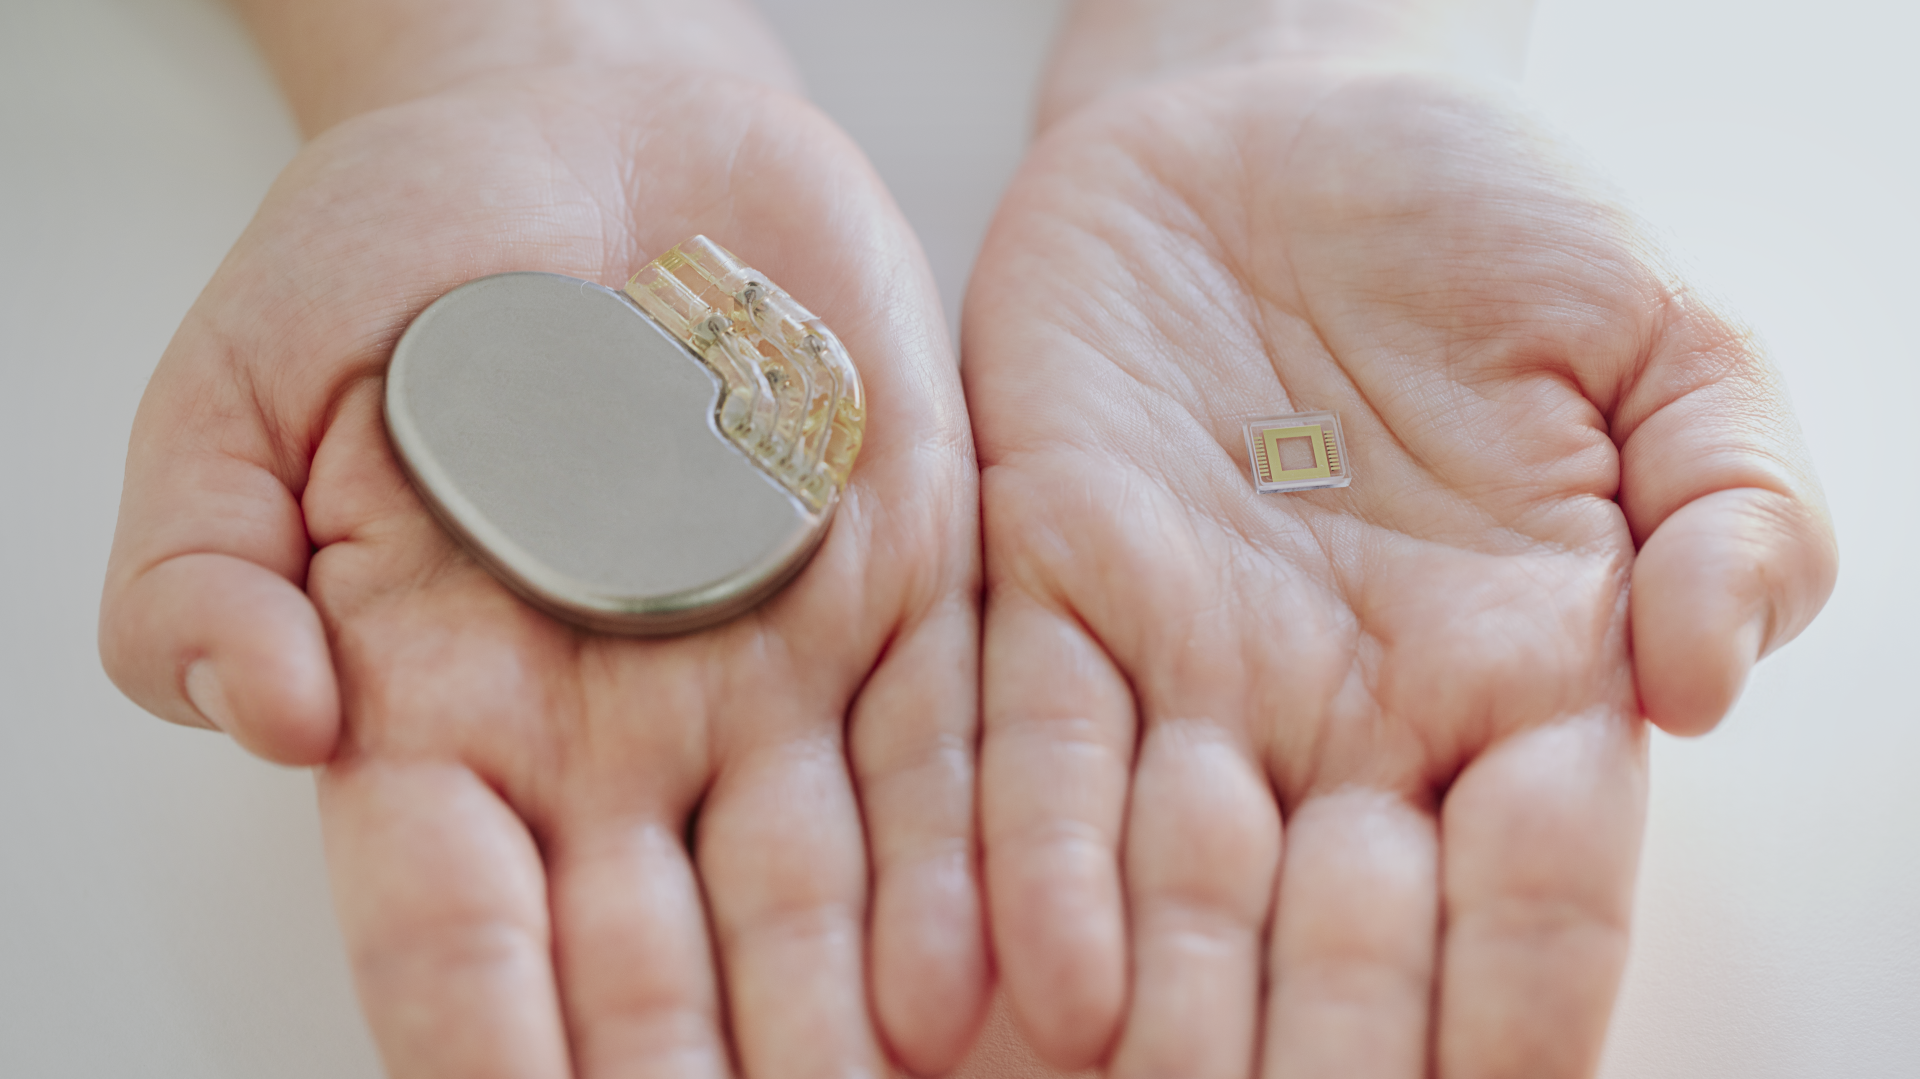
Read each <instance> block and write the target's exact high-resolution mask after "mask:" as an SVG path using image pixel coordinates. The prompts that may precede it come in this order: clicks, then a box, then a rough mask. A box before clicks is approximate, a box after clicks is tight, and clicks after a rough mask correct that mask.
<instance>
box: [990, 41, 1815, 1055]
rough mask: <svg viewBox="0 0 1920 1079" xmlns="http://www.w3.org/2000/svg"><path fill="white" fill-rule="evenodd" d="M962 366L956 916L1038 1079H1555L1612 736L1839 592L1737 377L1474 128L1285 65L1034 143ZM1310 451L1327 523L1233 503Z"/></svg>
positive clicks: (1625, 243) (1597, 938)
mask: <svg viewBox="0 0 1920 1079" xmlns="http://www.w3.org/2000/svg"><path fill="white" fill-rule="evenodd" d="M963 341H964V342H965V375H966V382H967V389H968V399H969V402H970V405H971V407H972V409H973V413H974V424H975V436H976V439H977V444H978V447H979V453H980V457H981V465H982V479H981V483H982V497H983V512H984V527H985V535H986V552H987V553H986V576H987V596H988V600H987V608H986V611H987V613H986V645H985V650H984V653H983V655H984V686H985V689H984V710H985V743H984V747H983V751H982V763H981V768H982V794H981V798H982V808H981V812H982V831H983V840H984V843H985V847H986V859H987V861H986V865H987V871H986V875H987V883H988V890H989V896H990V908H991V913H992V920H993V924H994V927H995V931H994V936H995V944H996V951H997V954H998V958H999V963H1000V966H1001V970H1002V976H1003V978H1004V979H1005V986H1006V991H1007V993H1008V996H1009V998H1010V1001H1011V1004H1012V1007H1013V1010H1014V1013H1015V1015H1016V1018H1017V1020H1018V1022H1019V1023H1020V1025H1021V1026H1022V1027H1023V1028H1024V1030H1025V1032H1026V1033H1027V1035H1028V1037H1029V1038H1030V1039H1031V1040H1032V1041H1033V1042H1034V1043H1035V1045H1036V1047H1037V1048H1038V1049H1039V1050H1040V1051H1041V1053H1042V1055H1043V1056H1045V1057H1046V1058H1048V1059H1049V1060H1050V1061H1051V1062H1053V1063H1054V1064H1056V1065H1058V1066H1062V1067H1078V1066H1084V1065H1087V1064H1090V1063H1093V1062H1097V1061H1102V1060H1104V1061H1106V1062H1107V1063H1108V1066H1109V1068H1110V1071H1111V1072H1112V1073H1113V1074H1115V1075H1119V1076H1161V1075H1170V1074H1180V1075H1186V1076H1194V1077H1211V1076H1219V1077H1222V1079H1226V1077H1238V1076H1243V1075H1246V1074H1249V1073H1255V1072H1257V1073H1258V1074H1261V1075H1264V1076H1269V1077H1283V1076H1284V1077H1296V1076H1343V1077H1363V1076H1365V1077H1372V1076H1381V1077H1385V1076H1395V1077H1405V1079H1415V1077H1419V1076H1425V1075H1428V1074H1437V1075H1439V1076H1442V1077H1466V1076H1473V1077H1494V1076H1516V1077H1517V1076H1525V1077H1531V1079H1548V1077H1557V1076H1576V1075H1585V1074H1588V1073H1589V1072H1590V1071H1591V1070H1592V1068H1593V1067H1594V1065H1595V1060H1596V1057H1597V1054H1598V1052H1599V1048H1600V1045H1601V1040H1602V1037H1603V1034H1604V1031H1605V1026H1606V1020H1607V1016H1608V1012H1609V1009H1610V1006H1611V1003H1612V999H1613V995H1614V992H1615V989H1616V986H1617V983H1618V979H1619V976H1620V971H1621V965H1622V961H1623V958H1624V956H1625V942H1626V931H1627V921H1628V914H1629V908H1630V901H1631V891H1632V880H1633V876H1634V867H1635V862H1636V858H1637V851H1638V844H1639V837H1640V833H1641V828H1642V819H1643V813H1644V804H1645V791H1646V767H1645V733H1644V724H1643V722H1642V717H1643V716H1646V717H1650V718H1651V719H1653V720H1654V721H1655V722H1656V723H1659V724H1661V725H1663V726H1666V727H1668V728H1670V729H1673V730H1676V731H1697V730H1702V729H1705V728H1706V727H1708V726H1711V725H1712V723H1714V722H1715V721H1717V719H1718V718H1719V717H1720V715H1721V714H1722V713H1723V712H1724V711H1725V710H1726V709H1727V707H1728V706H1729V705H1730V704H1731V702H1732V700H1733V698H1734V697H1735V695H1736V694H1737V693H1738V690H1739V686H1740V684H1741V682H1742V680H1743V678H1744V676H1745V673H1746V671H1747V669H1748V667H1749V666H1750V665H1751V664H1752V663H1753V662H1754V660H1755V659H1756V658H1757V656H1759V655H1760V654H1762V653H1764V652H1765V651H1767V650H1768V649H1771V648H1773V647H1775V646H1777V645H1779V644H1780V643H1782V642H1784V641H1785V640H1787V639H1789V638H1790V637H1792V636H1793V635H1794V634H1795V633H1796V632H1798V630H1799V629H1800V628H1801V627H1802V626H1803V625H1804V624H1805V623H1806V622H1807V621H1808V620H1809V619H1810V618H1811V617H1812V616H1813V615H1814V613H1815V612H1816V611H1817V610H1818V608H1819V607H1820V605H1821V603H1822V602H1823V601H1824V599H1825V596H1826V594H1827V591H1828V590H1829V589H1830V587H1831V584H1832V579H1833V573H1834V551H1833V541H1832V536H1831V533H1830V528H1829V525H1828V523H1827V519H1826V517H1825V513H1824V510H1823V508H1822V504H1821V499H1820V495H1819V492H1818V489H1817V486H1816V484H1815V481H1814V480H1813V478H1812V475H1811V472H1810V469H1809V467H1808V464H1807V461H1806V458H1805V455H1804V452H1803V450H1802V447H1801V445H1800V440H1799V436H1798V432H1797V429H1796V427H1795V424H1794V421H1793V420H1792V418H1791V416H1790V415H1789V413H1788V409H1787V406H1786V403H1785V401H1784V399H1783V396H1782V393H1781V388H1780V385H1779V382H1778V380H1777V378H1776V376H1775V375H1774V374H1773V373H1772V372H1771V370H1770V369H1769V368H1768V366H1767V365H1766V363H1765V362H1764V361H1763V360H1762V359H1761V358H1760V357H1759V356H1758V354H1757V353H1756V352H1755V350H1754V348H1753V346H1752V345H1751V343H1750V342H1749V341H1747V340H1746V339H1745V338H1744V337H1743V336H1742V334H1741V333H1740V332H1739V331H1738V330H1737V329H1736V328H1734V327H1733V326H1731V325H1730V324H1729V323H1728V322H1727V321H1725V320H1724V319H1723V318H1722V317H1720V316H1718V315H1716V314H1715V313H1714V311H1713V310H1711V309H1710V308H1709V307H1708V306H1707V305H1706V304H1704V303H1703V302H1702V301H1701V300H1700V298H1699V297H1698V296H1697V295H1695V294H1694V293H1692V292H1690V291H1688V290H1687V288H1686V287H1684V286H1683V285H1682V284H1680V283H1679V282H1678V281H1677V280H1676V279H1675V278H1674V277H1673V276H1672V275H1671V274H1669V273H1668V272H1667V271H1666V270H1665V269H1664V268H1663V266H1662V264H1661V262H1660V261H1659V258H1658V256H1657V254H1656V253H1655V252H1654V251H1653V249H1652V248H1651V247H1650V246H1649V245H1648V244H1647V242H1646V240H1645V238H1644V235H1643V233H1642V231H1641V229H1640V227H1639V226H1638V225H1637V224H1636V222H1635V221H1634V220H1633V219H1632V218H1631V217H1630V216H1628V215H1627V214H1625V213H1623V212H1622V211H1621V210H1620V209H1619V208H1618V207H1617V206H1616V204H1615V203H1614V202H1613V201H1612V200H1611V199H1610V197H1609V196H1608V195H1607V194H1606V193H1605V192H1603V191H1601V190H1599V189H1598V188H1597V187H1595V186H1594V185H1593V184H1591V183H1590V182H1589V181H1588V180H1587V179H1586V178H1585V176H1584V174H1583V172H1582V171H1581V170H1580V169H1579V168H1578V167H1576V166H1575V165H1573V164H1571V163H1570V162H1569V161H1568V160H1567V159H1566V158H1565V157H1564V156H1563V155H1562V153H1561V151H1560V150H1558V149H1557V148H1556V147H1555V145H1554V143H1553V142H1552V140H1551V139H1549V138H1548V137H1546V136H1545V135H1544V134H1542V133H1541V131H1540V130H1539V129H1538V128H1537V127H1536V125H1534V123H1533V122H1532V121H1530V120H1529V119H1528V117H1527V116H1526V114H1525V113H1524V112H1523V110H1521V109H1520V108H1519V107H1518V106H1517V105H1516V104H1515V103H1514V102H1513V101H1512V100H1511V98H1510V97H1509V95H1508V94H1506V93H1505V92H1503V91H1500V90H1497V89H1492V88H1485V87H1479V86H1475V85H1471V84H1468V83H1465V82H1461V81H1454V80H1450V79H1445V78H1441V77H1439V76H1433V75H1411V74H1406V73H1402V72H1393V71H1387V70H1384V69H1372V70H1369V69H1364V68H1349V69H1342V68H1339V67H1336V66H1333V65H1331V64H1319V65H1309V64H1305V63H1298V64H1292V65H1288V64H1282V63H1269V64H1265V65H1252V66H1246V67H1242V68H1238V69H1233V70H1228V71H1221V72H1214V73H1209V74H1201V75H1193V76H1189V77H1185V78H1183V79H1178V80H1170V81H1163V82H1159V83H1154V84H1150V85H1146V86H1143V87H1136V88H1134V89H1132V90H1130V91H1126V92H1118V93H1113V94H1109V95H1107V96H1104V97H1100V98H1098V99H1096V100H1094V101H1092V102H1091V103H1089V104H1086V105H1085V106H1084V107H1082V108H1080V109H1078V110H1077V111H1074V112H1072V113H1070V114H1069V115H1066V116H1065V117H1064V118H1062V119H1060V120H1058V121H1057V122H1056V123H1054V124H1053V125H1052V126H1051V127H1050V128H1049V129H1048V130H1047V131H1046V132H1045V133H1044V134H1043V135H1042V136H1041V137H1040V139H1039V140H1038V142H1037V143H1036V145H1035V147H1034V149H1033V150H1032V152H1031V155H1030V158H1029V160H1028V161H1027V163H1026V165H1025V166H1024V167H1023V169H1022V171H1021V172H1020V173H1019V175H1018V177H1017V178H1016V180H1015V181H1014V184H1013V187H1012V189H1011V190H1010V191H1009V193H1008V195H1007V197H1006V200H1005V202H1004V203H1003V205H1002V208H1001V211H1000V213H999V215H998V217H997V218H996V220H995V222H994V225H993V227H992V231H991V233H990V235H989V238H988V241H987V244H986V246H985V249H984V251H983V253H982V255H981V258H980V261H979V265H978V268H977V269H976V271H975V276H974V280H973V284H972V287H971V291H970V293H969V296H968V301H967V308H966V319H965V333H964V337H963ZM1310 409H1333V410H1336V411H1337V412H1338V414H1339V416H1340V420H1341V422H1342V425H1343V427H1344V431H1345V436H1346V448H1347V453H1348V459H1349V462H1350V465H1351V472H1352V476H1353V482H1352V485H1351V486H1349V487H1347V488H1345V489H1336V490H1320V491H1311V492H1305V493H1293V494H1267V495H1262V494H1257V493H1255V491H1254V488H1253V484H1252V481H1251V479H1250V476H1249V463H1248V453H1247V448H1246V441H1245V436H1244V434H1243V430H1244V424H1245V422H1246V421H1247V420H1250V419H1257V418H1261V417H1263V416H1270V415H1274V414H1278V413H1285V412H1290V411H1304V410H1310ZM1283 837H1284V842H1283Z"/></svg>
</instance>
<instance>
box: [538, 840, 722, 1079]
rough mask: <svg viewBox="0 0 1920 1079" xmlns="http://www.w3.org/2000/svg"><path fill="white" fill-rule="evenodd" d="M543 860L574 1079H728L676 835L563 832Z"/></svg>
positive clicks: (709, 963) (709, 965)
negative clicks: (548, 868)
mask: <svg viewBox="0 0 1920 1079" xmlns="http://www.w3.org/2000/svg"><path fill="white" fill-rule="evenodd" d="M567 831H569V832H573V831H578V832H579V834H571V835H566V836H564V837H563V838H560V839H558V840H557V841H556V843H555V848H556V849H555V850H554V852H553V916H554V924H555V936H556V945H557V947H556V949H555V954H556V959H557V962H558V965H559V968H560V973H561V985H562V995H563V996H564V998H565V1001H566V1012H567V1020H568V1025H569V1028H570V1029H571V1031H572V1045H573V1052H574V1062H575V1067H576V1068H577V1069H578V1073H579V1075H580V1076H581V1077H582V1079H639V1077H644V1076H674V1077H684V1079H700V1077H710V1079H720V1077H723V1076H726V1075H728V1074H729V1073H730V1070H731V1069H730V1067H729V1062H728V1056H727V1046H726V1037H725V1035H724V1034H723V1033H722V1028H721V1018H720V999H719V987H718V986H717V985H716V983H715V979H714V973H713V949H712V947H711V945H710V944H709V942H708V936H707V924H706V910H705V907H704V905H703V904H702V901H701V897H700V884H699V881H698V880H696V879H695V878H694V874H693V865H692V863H691V861H690V860H689V859H688V857H687V852H686V849H685V847H684V846H682V844H681V840H680V835H681V832H680V830H679V829H678V828H673V827H668V826H667V825H666V823H665V822H662V821H657V820H632V821H597V822H592V823H590V824H585V825H581V826H578V827H577V828H569V829H567Z"/></svg>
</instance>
